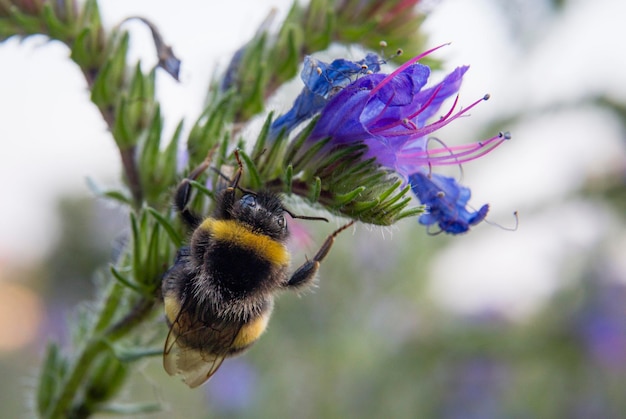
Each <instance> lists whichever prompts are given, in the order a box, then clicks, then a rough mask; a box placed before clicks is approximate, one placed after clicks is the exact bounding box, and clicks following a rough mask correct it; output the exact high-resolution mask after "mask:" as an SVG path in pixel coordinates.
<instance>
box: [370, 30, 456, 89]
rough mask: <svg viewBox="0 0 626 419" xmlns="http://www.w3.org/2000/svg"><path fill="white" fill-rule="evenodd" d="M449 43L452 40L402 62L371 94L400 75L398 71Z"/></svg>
mask: <svg viewBox="0 0 626 419" xmlns="http://www.w3.org/2000/svg"><path fill="white" fill-rule="evenodd" d="M448 45H450V42H448V43H446V44H442V45H439V46H438V47H435V48H431V49H429V50H428V51H425V52H422V53H421V54H420V55H418V56H417V57H414V58H411V59H410V60H409V61H407V62H406V63H404V64H402V65H401V66H400V67H398V68H397V69H396V70H395V71H394V72H393V73H391V74H389V75H388V76H387V77H385V78H384V79H383V80H382V81H381V82H380V83H378V85H377V86H376V87H374V88H373V89H372V90H370V96H371V95H373V94H375V93H376V92H377V91H379V90H380V89H382V87H383V86H384V85H385V84H387V83H389V81H390V80H391V79H392V78H394V77H395V76H396V75H398V73H400V72H402V71H403V70H404V69H405V68H407V67H408V66H410V65H413V64H415V63H416V62H417V61H419V60H421V59H422V58H424V57H426V56H427V55H429V54H431V53H433V52H435V51H437V50H438V49H439V48H443V47H445V46H448Z"/></svg>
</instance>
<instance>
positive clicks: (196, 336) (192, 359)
mask: <svg viewBox="0 0 626 419" xmlns="http://www.w3.org/2000/svg"><path fill="white" fill-rule="evenodd" d="M181 313H182V312H181ZM185 317H186V316H185ZM180 319H181V315H180V314H179V315H178V317H177V319H176V321H175V322H174V323H173V324H172V327H170V331H169V333H168V335H167V339H166V340H165V348H164V350H163V367H164V368H165V371H167V373H168V374H170V375H180V376H181V377H182V379H183V381H184V382H185V384H187V385H188V386H189V387H191V388H194V387H198V386H199V385H201V384H202V383H204V382H205V381H207V380H208V379H209V378H211V376H212V375H213V374H215V372H216V371H217V370H218V368H219V367H220V366H221V365H222V362H223V361H224V358H226V357H227V356H228V349H229V348H230V346H231V345H232V343H233V342H234V340H235V338H236V336H237V334H238V333H239V330H240V329H241V325H230V326H225V325H219V326H217V325H209V324H206V323H203V322H201V321H192V322H191V324H188V325H187V327H183V326H185V325H186V324H185V322H181V321H180ZM187 319H188V317H187ZM179 332H180V334H179ZM181 336H187V337H188V336H192V337H193V341H194V344H192V345H190V344H189V343H185V341H186V340H187V339H184V338H183V339H181Z"/></svg>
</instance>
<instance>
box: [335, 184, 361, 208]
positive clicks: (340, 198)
mask: <svg viewBox="0 0 626 419" xmlns="http://www.w3.org/2000/svg"><path fill="white" fill-rule="evenodd" d="M366 189H367V188H366V187H365V186H359V187H358V188H355V189H353V190H352V191H350V192H348V193H345V194H335V196H334V199H333V207H336V208H339V207H342V206H343V205H346V204H347V203H349V202H351V201H353V200H354V199H355V198H356V197H358V196H359V195H361V194H362V193H363V192H364V191H365V190H366Z"/></svg>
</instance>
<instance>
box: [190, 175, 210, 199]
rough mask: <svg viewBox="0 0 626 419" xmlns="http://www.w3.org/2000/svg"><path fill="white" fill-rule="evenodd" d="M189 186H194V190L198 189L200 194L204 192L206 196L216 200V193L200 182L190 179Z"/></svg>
mask: <svg viewBox="0 0 626 419" xmlns="http://www.w3.org/2000/svg"><path fill="white" fill-rule="evenodd" d="M189 184H190V185H191V186H193V187H194V188H196V189H198V190H199V191H200V192H202V193H203V194H205V195H206V196H208V197H209V198H211V199H215V192H213V191H212V190H210V189H208V188H207V187H206V186H204V185H203V184H202V183H200V182H198V181H196V180H192V179H189Z"/></svg>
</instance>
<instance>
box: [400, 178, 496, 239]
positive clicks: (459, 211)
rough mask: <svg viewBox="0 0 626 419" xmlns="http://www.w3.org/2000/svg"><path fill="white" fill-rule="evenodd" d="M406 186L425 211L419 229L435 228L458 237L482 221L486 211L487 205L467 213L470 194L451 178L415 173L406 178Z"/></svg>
mask: <svg viewBox="0 0 626 419" xmlns="http://www.w3.org/2000/svg"><path fill="white" fill-rule="evenodd" d="M409 182H410V184H411V189H412V190H413V193H415V195H416V196H417V198H418V199H419V200H420V202H421V203H422V204H424V205H426V206H427V207H428V213H427V214H423V215H421V216H420V218H419V222H420V223H421V224H423V225H427V226H430V225H433V224H437V225H438V226H439V228H440V229H441V230H442V231H445V232H446V233H450V234H461V233H465V232H467V231H468V230H469V228H470V227H471V226H473V225H476V224H478V223H480V222H481V221H483V220H484V219H485V217H486V216H487V212H488V211H489V205H487V204H485V205H483V206H482V207H481V208H480V209H478V210H477V211H472V210H469V209H467V202H468V201H469V199H470V197H471V191H470V189H469V188H467V187H465V186H463V185H460V184H458V183H457V182H456V180H455V179H454V178H451V177H447V176H442V175H439V174H434V173H431V174H425V173H422V172H417V173H414V174H412V175H411V176H409Z"/></svg>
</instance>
